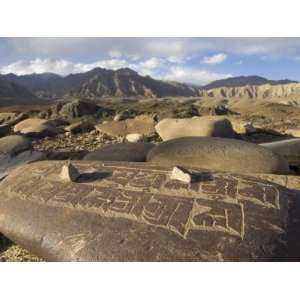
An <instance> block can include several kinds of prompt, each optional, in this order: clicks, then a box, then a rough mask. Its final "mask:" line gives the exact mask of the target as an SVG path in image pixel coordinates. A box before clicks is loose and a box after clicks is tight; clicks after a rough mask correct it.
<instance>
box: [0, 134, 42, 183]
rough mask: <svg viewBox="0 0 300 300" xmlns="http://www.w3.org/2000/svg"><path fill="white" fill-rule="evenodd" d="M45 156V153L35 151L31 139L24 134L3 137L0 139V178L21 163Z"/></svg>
mask: <svg viewBox="0 0 300 300" xmlns="http://www.w3.org/2000/svg"><path fill="white" fill-rule="evenodd" d="M45 157H46V156H45V154H44V153H42V152H37V151H33V150H32V145H31V141H30V140H29V139H27V138H25V137H23V136H19V135H11V136H6V137H3V138H1V139H0V179H2V178H4V177H5V176H7V175H8V174H9V173H10V172H11V171H12V170H14V169H15V168H17V167H19V166H21V165H24V164H27V163H29V162H32V161H36V160H41V159H44V158H45Z"/></svg>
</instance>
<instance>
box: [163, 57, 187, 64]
mask: <svg viewBox="0 0 300 300" xmlns="http://www.w3.org/2000/svg"><path fill="white" fill-rule="evenodd" d="M167 61H168V62H170V63H173V64H178V65H180V64H183V63H184V58H183V57H180V56H175V55H171V56H169V57H167Z"/></svg>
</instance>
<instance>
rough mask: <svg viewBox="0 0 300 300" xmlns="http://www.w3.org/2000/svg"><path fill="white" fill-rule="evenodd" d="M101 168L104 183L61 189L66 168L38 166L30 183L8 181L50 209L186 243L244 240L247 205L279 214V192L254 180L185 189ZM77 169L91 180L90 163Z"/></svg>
mask: <svg viewBox="0 0 300 300" xmlns="http://www.w3.org/2000/svg"><path fill="white" fill-rule="evenodd" d="M98 164H99V166H98V167H97V166H96V167H95V169H96V170H97V172H98V173H101V172H103V173H104V174H106V176H103V178H102V177H101V179H95V180H86V181H84V180H82V181H79V182H78V183H63V182H60V181H59V179H58V176H57V174H59V172H60V168H61V166H62V164H60V163H56V165H55V167H53V165H52V166H50V165H49V164H48V165H46V164H45V165H43V163H38V164H35V165H33V166H32V167H31V169H30V172H31V174H32V175H31V176H30V177H29V178H24V177H18V176H16V177H13V176H12V177H10V178H8V179H7V180H10V181H11V184H9V186H10V189H9V193H10V195H15V194H17V195H19V197H22V198H24V199H26V200H27V201H34V202H38V203H41V204H43V205H47V206H55V207H65V208H69V209H75V210H79V211H85V212H87V213H89V212H90V213H96V214H99V215H100V216H102V217H107V218H125V219H128V220H131V221H134V222H140V223H145V224H148V225H150V226H155V227H159V228H163V229H166V230H169V231H172V232H173V233H175V234H177V235H179V236H181V237H182V238H184V239H188V237H189V233H191V232H192V231H193V232H194V233H195V232H199V233H200V234H201V232H203V231H205V232H207V233H209V232H221V233H224V234H228V235H231V236H235V237H237V238H241V239H243V238H244V235H245V224H246V219H247V216H245V212H244V205H245V203H247V202H251V203H253V204H255V205H258V206H263V207H265V208H268V209H272V210H274V211H277V210H279V209H280V202H279V191H278V189H277V188H276V187H275V186H274V185H272V184H269V183H268V182H264V181H259V180H258V181H256V180H255V179H253V178H251V177H242V176H234V175H228V174H214V175H211V176H208V174H205V173H203V174H200V173H199V176H198V180H197V181H195V182H193V183H191V184H187V183H181V182H179V181H176V180H170V179H169V172H168V171H167V170H161V169H158V170H156V169H151V168H149V167H148V168H144V169H143V168H141V167H118V166H110V165H108V164H104V163H103V164H102V163H98ZM45 166H47V167H45ZM78 167H79V168H80V171H81V174H83V173H84V174H89V172H90V174H91V176H92V172H91V171H90V169H89V168H90V163H89V162H84V163H83V162H81V163H80V164H78ZM27 168H28V169H29V168H30V167H27ZM41 170H42V171H41Z"/></svg>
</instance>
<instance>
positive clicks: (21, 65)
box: [0, 58, 130, 75]
mask: <svg viewBox="0 0 300 300" xmlns="http://www.w3.org/2000/svg"><path fill="white" fill-rule="evenodd" d="M128 66H130V64H129V63H128V62H127V61H126V60H124V59H108V60H101V61H96V62H94V63H91V64H81V63H73V62H70V61H67V60H63V59H60V60H54V59H40V58H37V59H34V60H31V61H28V62H26V61H23V60H20V61H17V62H15V63H12V64H9V65H7V66H3V67H0V73H2V74H8V73H15V74H17V75H24V74H32V73H45V72H51V73H56V74H60V75H67V74H70V73H81V72H87V71H89V70H91V69H94V68H96V67H101V68H107V69H114V70H115V69H119V68H124V67H128Z"/></svg>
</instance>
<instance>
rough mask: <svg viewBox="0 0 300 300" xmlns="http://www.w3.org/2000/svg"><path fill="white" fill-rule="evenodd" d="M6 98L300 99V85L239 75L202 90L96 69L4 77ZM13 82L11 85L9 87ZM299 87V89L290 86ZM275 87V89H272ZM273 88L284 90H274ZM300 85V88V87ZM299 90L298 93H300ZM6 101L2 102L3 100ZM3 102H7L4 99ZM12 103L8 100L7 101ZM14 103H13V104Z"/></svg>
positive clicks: (128, 72) (1, 77) (127, 72)
mask: <svg viewBox="0 0 300 300" xmlns="http://www.w3.org/2000/svg"><path fill="white" fill-rule="evenodd" d="M0 80H1V81H3V82H5V83H6V84H4V83H2V90H3V91H1V90H0V93H2V94H3V93H5V94H6V96H7V97H6V99H8V98H10V99H15V100H17V99H19V101H21V102H22V101H23V102H25V103H26V101H27V99H30V101H32V100H34V101H37V98H38V99H40V100H41V99H43V100H45V99H46V100H48V99H55V98H60V97H64V96H77V97H81V98H87V99H97V98H101V97H113V96H118V97H131V96H132V97H150V98H153V97H168V96H175V97H176V96H177V97H178V96H182V97H190V96H192V97H194V96H196V97H197V96H209V97H247V98H256V97H263V98H264V97H269V96H275V97H277V96H279V95H282V96H283V95H284V97H289V95H292V96H295V93H296V94H297V96H298V82H297V81H293V80H288V79H284V80H269V79H266V78H264V77H260V76H256V75H253V76H238V77H231V78H226V79H221V80H216V81H213V82H211V83H210V84H207V85H205V86H202V87H198V86H196V85H190V84H184V83H179V82H173V81H162V80H157V79H154V78H152V77H150V76H141V75H139V74H138V73H137V72H136V71H134V70H132V69H129V68H121V69H118V70H109V69H103V68H95V69H92V70H90V71H88V72H84V73H78V74H70V75H67V76H64V77H63V76H60V75H57V74H53V73H42V74H31V75H21V76H18V75H15V74H7V75H0ZM8 83H10V85H9V84H8ZM290 84H292V85H293V84H295V85H296V87H295V86H290ZM269 86H271V87H269ZM272 86H278V87H280V88H277V89H272ZM299 86H300V85H299ZM259 87H261V88H259ZM296 90H297V92H296ZM1 99H2V100H1ZM1 99H0V100H1V101H2V102H3V101H4V100H3V99H4V96H3V95H2V98H1ZM7 101H8V100H6V102H7ZM12 102H13V100H11V103H12Z"/></svg>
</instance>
